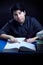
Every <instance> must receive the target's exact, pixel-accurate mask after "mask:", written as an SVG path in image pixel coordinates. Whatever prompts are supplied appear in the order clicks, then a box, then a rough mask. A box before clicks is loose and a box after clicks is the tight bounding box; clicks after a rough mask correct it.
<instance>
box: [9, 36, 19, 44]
mask: <svg viewBox="0 0 43 65" xmlns="http://www.w3.org/2000/svg"><path fill="white" fill-rule="evenodd" d="M8 42H10V43H17V42H19V41H18V40H17V39H16V38H15V37H13V36H10V38H9V39H8Z"/></svg>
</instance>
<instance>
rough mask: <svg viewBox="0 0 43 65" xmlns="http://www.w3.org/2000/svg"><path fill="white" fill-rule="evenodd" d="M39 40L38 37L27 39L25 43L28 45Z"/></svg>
mask: <svg viewBox="0 0 43 65" xmlns="http://www.w3.org/2000/svg"><path fill="white" fill-rule="evenodd" d="M37 38H38V37H34V38H29V39H25V40H24V41H25V42H28V43H32V42H35V41H36V39H37Z"/></svg>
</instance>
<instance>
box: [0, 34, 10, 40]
mask: <svg viewBox="0 0 43 65" xmlns="http://www.w3.org/2000/svg"><path fill="white" fill-rule="evenodd" d="M10 37H11V35H7V34H1V35H0V38H3V39H9V38H10Z"/></svg>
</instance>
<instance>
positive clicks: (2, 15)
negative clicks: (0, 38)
mask: <svg viewBox="0 0 43 65" xmlns="http://www.w3.org/2000/svg"><path fill="white" fill-rule="evenodd" d="M16 2H20V3H22V4H23V5H24V6H25V7H26V9H27V12H28V14H29V11H30V15H31V16H33V17H35V18H37V20H38V21H39V22H40V23H41V25H42V26H43V16H42V15H43V3H42V0H40V1H38V0H0V28H1V27H2V26H3V25H4V24H5V23H6V22H7V21H8V20H9V19H11V13H10V7H11V6H12V5H13V4H14V3H16Z"/></svg>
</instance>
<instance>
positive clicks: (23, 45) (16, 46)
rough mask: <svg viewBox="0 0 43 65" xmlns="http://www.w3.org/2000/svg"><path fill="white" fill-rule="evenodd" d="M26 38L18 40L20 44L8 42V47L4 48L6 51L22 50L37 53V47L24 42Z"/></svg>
mask: <svg viewBox="0 0 43 65" xmlns="http://www.w3.org/2000/svg"><path fill="white" fill-rule="evenodd" d="M24 39H25V38H17V40H18V41H19V42H20V43H9V42H7V44H6V46H5V47H4V50H6V49H7V50H10V49H11V50H12V49H13V50H14V51H15V50H16V51H18V50H19V49H21V50H22V51H36V48H35V45H34V44H32V43H27V42H24V41H23V40H24Z"/></svg>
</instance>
